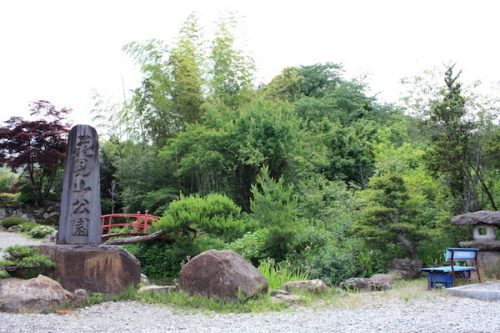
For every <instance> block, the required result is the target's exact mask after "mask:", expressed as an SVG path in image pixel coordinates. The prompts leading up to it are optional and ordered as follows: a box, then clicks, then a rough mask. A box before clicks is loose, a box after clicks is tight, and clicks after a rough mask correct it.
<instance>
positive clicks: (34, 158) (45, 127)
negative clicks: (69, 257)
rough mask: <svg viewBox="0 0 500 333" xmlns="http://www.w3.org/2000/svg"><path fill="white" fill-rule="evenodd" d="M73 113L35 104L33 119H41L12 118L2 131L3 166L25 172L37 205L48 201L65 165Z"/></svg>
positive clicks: (42, 104) (0, 145)
mask: <svg viewBox="0 0 500 333" xmlns="http://www.w3.org/2000/svg"><path fill="white" fill-rule="evenodd" d="M70 111H71V110H70V109H68V108H60V109H58V108H56V107H55V106H54V105H53V104H52V103H50V102H48V101H44V100H39V101H36V102H33V104H31V116H36V117H38V119H36V120H25V119H23V118H20V117H12V118H10V119H9V120H7V121H6V122H5V123H4V125H3V126H2V127H1V128H0V162H1V164H2V165H7V166H8V167H10V168H11V169H12V170H13V171H16V170H20V169H21V170H22V173H23V176H24V177H25V179H26V180H27V181H28V184H29V185H30V186H31V187H32V192H33V194H34V202H35V203H36V204H39V205H42V204H43V203H44V202H45V200H46V199H48V197H49V193H50V192H51V191H52V190H53V184H54V180H55V179H56V175H57V171H58V170H59V168H60V167H61V166H62V164H63V161H64V156H65V152H66V144H67V134H68V131H69V123H68V122H67V120H66V116H67V115H68V114H69V113H70Z"/></svg>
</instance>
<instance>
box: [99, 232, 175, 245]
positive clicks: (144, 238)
mask: <svg viewBox="0 0 500 333" xmlns="http://www.w3.org/2000/svg"><path fill="white" fill-rule="evenodd" d="M166 233H167V230H158V231H156V232H153V233H152V234H149V235H145V236H134V237H124V238H113V239H109V240H107V241H106V242H104V243H103V245H121V244H133V243H140V242H146V241H151V240H155V239H158V238H161V237H162V236H164V235H165V234H166Z"/></svg>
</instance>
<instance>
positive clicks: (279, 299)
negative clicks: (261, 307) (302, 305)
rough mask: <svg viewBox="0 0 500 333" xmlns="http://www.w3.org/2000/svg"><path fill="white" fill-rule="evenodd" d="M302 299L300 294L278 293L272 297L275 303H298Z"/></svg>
mask: <svg viewBox="0 0 500 333" xmlns="http://www.w3.org/2000/svg"><path fill="white" fill-rule="evenodd" d="M301 300H302V297H300V296H299V295H276V296H273V297H271V302H274V303H290V304H296V303H299V302H300V301H301Z"/></svg>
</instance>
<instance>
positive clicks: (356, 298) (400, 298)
mask: <svg viewBox="0 0 500 333" xmlns="http://www.w3.org/2000/svg"><path fill="white" fill-rule="evenodd" d="M340 292H341V293H342V294H343V295H342V297H337V298H334V299H332V302H330V304H331V305H332V306H334V307H336V308H366V307H373V306H382V305H384V304H386V303H387V302H401V303H408V302H411V301H414V300H419V299H424V300H428V299H434V298H436V297H447V294H446V293H445V292H444V291H442V290H436V289H434V290H432V291H429V290H427V280H426V279H425V278H421V279H417V280H399V281H396V284H395V286H394V287H393V288H392V289H388V290H384V291H370V292H363V291H357V292H347V291H340Z"/></svg>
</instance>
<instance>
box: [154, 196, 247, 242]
mask: <svg viewBox="0 0 500 333" xmlns="http://www.w3.org/2000/svg"><path fill="white" fill-rule="evenodd" d="M240 210H241V209H240V207H238V206H237V205H236V204H235V203H234V202H233V201H232V200H231V199H230V198H228V197H227V196H225V195H222V194H209V195H207V196H206V197H199V196H189V197H181V198H180V199H179V200H176V201H173V202H172V203H171V204H170V205H169V207H168V209H167V211H166V212H165V215H164V216H163V217H162V218H161V219H160V220H159V221H158V222H156V223H155V224H154V226H155V228H157V229H165V230H168V231H171V232H175V233H180V234H184V235H185V234H194V236H196V233H199V232H203V233H206V234H209V235H211V236H215V237H217V238H221V239H223V240H224V241H226V242H229V241H232V240H234V239H236V238H238V237H241V236H242V235H243V233H244V232H245V226H244V224H243V223H242V221H241V219H240V218H239V215H240Z"/></svg>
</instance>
